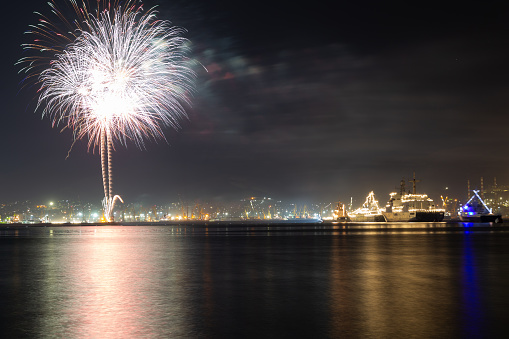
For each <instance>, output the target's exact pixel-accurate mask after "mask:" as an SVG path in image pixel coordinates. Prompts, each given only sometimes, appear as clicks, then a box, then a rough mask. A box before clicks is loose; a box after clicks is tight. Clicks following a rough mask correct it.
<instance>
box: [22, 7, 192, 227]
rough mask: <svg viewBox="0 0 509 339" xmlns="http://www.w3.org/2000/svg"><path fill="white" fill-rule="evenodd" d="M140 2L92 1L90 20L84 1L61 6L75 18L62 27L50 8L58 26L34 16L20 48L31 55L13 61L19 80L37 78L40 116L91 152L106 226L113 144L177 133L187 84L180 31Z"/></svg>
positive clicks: (110, 204)
mask: <svg viewBox="0 0 509 339" xmlns="http://www.w3.org/2000/svg"><path fill="white" fill-rule="evenodd" d="M140 3H141V1H135V0H127V1H126V2H117V1H112V2H110V1H106V0H104V1H103V0H98V1H97V6H98V8H97V10H96V12H95V13H92V12H91V11H90V8H88V7H87V4H88V2H82V3H81V5H79V4H78V2H76V1H75V0H69V2H68V3H67V4H68V5H70V7H72V8H73V9H74V10H75V13H76V16H77V17H76V18H75V20H72V21H68V20H67V19H66V16H65V15H64V14H63V13H62V12H61V11H60V10H59V9H58V8H57V7H56V4H55V3H54V2H50V3H49V4H50V6H51V7H52V12H53V14H55V15H56V17H57V18H58V22H57V23H52V22H51V21H49V19H47V18H46V17H44V16H43V15H41V19H40V21H39V23H38V25H36V26H32V30H30V31H28V32H27V33H29V34H33V35H34V36H35V39H34V42H33V43H31V44H25V45H24V48H25V49H28V50H35V51H36V52H37V54H36V55H34V56H29V57H25V58H22V59H21V60H20V61H19V63H21V64H23V65H26V66H25V67H24V68H23V69H22V71H24V72H26V73H28V74H29V76H28V77H27V79H30V78H37V84H38V85H40V90H39V91H38V93H39V99H38V105H37V107H38V108H39V107H43V108H42V114H43V116H46V115H47V116H50V118H51V119H52V120H53V125H59V124H62V125H64V126H65V127H66V128H69V129H71V130H72V131H73V133H74V138H75V140H78V139H84V138H87V139H88V146H89V149H90V148H92V149H95V148H99V150H100V153H101V167H102V177H103V187H104V199H103V208H104V215H105V219H106V221H112V220H113V208H114V205H115V202H116V201H117V200H120V201H122V199H121V198H120V197H119V196H118V195H114V194H113V173H112V152H113V150H114V142H118V143H120V144H122V145H125V144H126V143H127V141H131V142H134V143H135V144H136V145H137V146H138V147H140V148H144V140H145V139H147V138H148V139H154V140H155V139H158V138H163V139H164V136H163V132H162V128H163V127H166V126H171V127H174V128H178V127H179V123H178V121H179V119H181V118H183V117H186V113H185V110H184V108H183V105H182V104H183V103H186V104H188V103H189V99H188V94H189V93H190V91H191V90H192V87H193V86H192V83H193V79H194V77H195V75H194V73H193V71H192V70H191V68H190V63H189V61H188V60H187V59H186V58H185V52H186V50H187V48H186V43H187V40H186V39H184V38H182V37H180V35H181V33H183V30H182V29H179V28H175V27H171V26H170V23H169V22H168V21H163V20H156V18H155V12H154V10H149V11H147V12H144V11H143V8H142V4H140ZM64 13H65V12H64ZM60 26H65V27H60ZM58 46H60V47H58ZM39 67H41V68H43V70H42V71H39V70H38V68H39Z"/></svg>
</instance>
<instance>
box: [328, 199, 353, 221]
mask: <svg viewBox="0 0 509 339" xmlns="http://www.w3.org/2000/svg"><path fill="white" fill-rule="evenodd" d="M332 220H334V221H350V218H348V214H346V209H345V204H343V203H342V202H341V201H338V205H337V207H336V209H335V210H334V211H333V212H332Z"/></svg>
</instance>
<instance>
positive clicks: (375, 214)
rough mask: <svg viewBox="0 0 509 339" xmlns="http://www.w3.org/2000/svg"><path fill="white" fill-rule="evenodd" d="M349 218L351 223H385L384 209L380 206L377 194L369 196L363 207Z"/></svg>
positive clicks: (350, 214) (371, 193)
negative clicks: (376, 197)
mask: <svg viewBox="0 0 509 339" xmlns="http://www.w3.org/2000/svg"><path fill="white" fill-rule="evenodd" d="M349 216H350V220H351V221H359V222H365V221H377V222H379V221H385V218H384V216H383V215H382V209H381V208H380V206H379V205H378V200H376V199H375V193H374V192H373V191H371V192H370V193H369V194H368V196H367V197H366V201H365V202H364V204H362V207H360V208H358V209H356V210H355V211H353V212H351V213H349Z"/></svg>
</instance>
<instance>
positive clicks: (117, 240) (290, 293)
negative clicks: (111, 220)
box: [0, 224, 509, 338]
mask: <svg viewBox="0 0 509 339" xmlns="http://www.w3.org/2000/svg"><path fill="white" fill-rule="evenodd" d="M353 226H355V225H353ZM398 226H399V227H397V228H394V229H391V227H388V228H387V229H385V230H384V231H380V225H377V224H375V225H370V226H369V227H372V229H369V230H366V229H363V230H362V231H359V232H357V231H356V230H355V227H349V228H347V229H345V225H332V226H329V228H327V227H326V226H322V225H318V226H302V227H294V228H291V227H290V226H272V225H271V226H270V228H267V227H253V226H242V227H236V226H224V227H206V228H203V227H195V226H164V227H156V226H140V227H134V226H128V227H126V226H101V227H46V228H44V227H42V228H37V227H26V228H17V229H6V228H2V229H0V273H1V275H0V277H1V279H0V300H2V301H3V302H2V308H1V309H0V311H1V313H0V319H1V322H0V325H1V326H2V329H3V333H4V334H5V335H6V336H8V337H20V336H27V337H70V338H78V337H79V338H82V337H87V338H92V337H101V338H118V337H122V338H128V337H131V338H132V337H136V338H138V337H147V338H150V337H160V338H166V337H185V338H194V337H207V338H224V337H253V338H259V337H266V336H267V335H269V336H272V337H292V336H299V337H331V338H337V337H377V338H378V337H409V336H416V337H442V338H446V337H476V336H494V335H495V334H496V333H497V330H500V329H503V328H504V325H505V324H504V321H503V320H504V319H505V312H506V308H507V306H508V303H509V293H508V289H507V283H509V269H508V268H509V267H508V266H509V252H507V251H506V250H505V249H506V243H507V241H508V240H509V232H507V231H504V230H502V231H494V230H493V229H491V228H490V229H486V231H479V230H477V231H467V232H465V231H458V230H454V231H448V230H446V229H444V228H447V227H446V226H442V225H438V226H437V227H433V225H429V229H426V227H424V228H423V229H421V230H418V231H415V230H411V229H410V228H409V229H408V230H407V229H405V227H406V226H405V227H401V224H399V225H398ZM435 226H436V225H435Z"/></svg>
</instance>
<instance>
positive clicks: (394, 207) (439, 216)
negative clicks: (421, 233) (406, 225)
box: [382, 173, 445, 222]
mask: <svg viewBox="0 0 509 339" xmlns="http://www.w3.org/2000/svg"><path fill="white" fill-rule="evenodd" d="M417 181H418V180H415V173H414V179H413V191H412V193H410V192H408V193H406V192H405V184H406V183H405V180H404V179H403V180H401V183H400V191H399V192H393V193H391V194H390V198H389V201H388V202H387V205H386V207H385V211H384V212H382V215H383V216H384V217H385V219H386V220H387V221H388V222H439V221H442V220H444V214H445V210H444V209H439V208H437V207H436V206H435V203H434V202H433V199H431V198H430V197H428V195H427V194H417V192H416V191H417V189H416V182H417Z"/></svg>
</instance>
